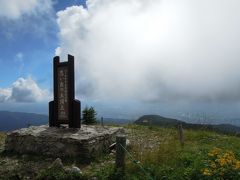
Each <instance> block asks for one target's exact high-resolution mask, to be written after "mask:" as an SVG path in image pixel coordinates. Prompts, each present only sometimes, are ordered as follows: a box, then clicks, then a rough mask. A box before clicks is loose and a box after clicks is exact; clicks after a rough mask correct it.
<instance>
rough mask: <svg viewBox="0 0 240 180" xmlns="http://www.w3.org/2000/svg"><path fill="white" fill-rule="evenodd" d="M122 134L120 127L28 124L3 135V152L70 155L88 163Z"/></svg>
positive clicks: (57, 155)
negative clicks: (28, 125)
mask: <svg viewBox="0 0 240 180" xmlns="http://www.w3.org/2000/svg"><path fill="white" fill-rule="evenodd" d="M122 133H124V129H123V128H120V127H101V126H86V125H82V127H81V129H75V128H66V127H61V128H56V127H48V126H47V125H42V126H30V127H29V128H23V129H19V130H15V131H12V132H10V133H8V134H7V138H6V141H5V151H6V152H11V153H17V154H35V155H41V156H50V157H61V158H65V157H66V158H67V157H73V158H76V159H77V160H79V161H80V162H81V161H82V162H84V163H87V162H90V161H91V160H92V159H94V158H95V157H98V156H100V155H101V154H102V153H107V152H108V150H109V146H110V145H111V144H112V143H114V142H115V140H116V135H117V134H122Z"/></svg>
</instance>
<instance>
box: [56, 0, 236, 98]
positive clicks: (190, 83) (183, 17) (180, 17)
mask: <svg viewBox="0 0 240 180" xmlns="http://www.w3.org/2000/svg"><path fill="white" fill-rule="evenodd" d="M239 6H240V1H237V0H232V1H227V0H218V1H217V0H211V1H207V0H203V1H197V0H183V1H177V0H146V1H143V0H128V1H123V0H88V1H87V9H84V8H83V7H82V6H72V7H68V8H66V9H65V10H63V11H60V12H58V13H57V16H58V20H57V21H58V25H59V29H60V32H59V39H60V41H61V44H60V47H58V51H57V52H58V54H59V53H61V55H64V57H65V55H66V54H67V53H70V54H72V55H75V58H76V60H77V62H76V75H77V76H76V81H77V88H76V89H77V91H78V92H79V93H80V95H81V96H82V97H86V96H91V97H93V98H96V99H107V98H117V99H122V98H126V99H141V100H144V101H162V100H173V101H175V100H189V101H192V100H194V101H238V100H240V71H239V67H240V60H239V59H240V51H239V47H240V34H239V31H240V25H239V17H240V11H239V10H238V8H237V7H239ZM59 49H61V51H59Z"/></svg>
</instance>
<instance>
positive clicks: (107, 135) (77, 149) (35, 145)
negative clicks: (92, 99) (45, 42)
mask: <svg viewBox="0 0 240 180" xmlns="http://www.w3.org/2000/svg"><path fill="white" fill-rule="evenodd" d="M53 62H54V65H53V72H54V73H53V74H54V75H53V77H54V78H53V81H54V98H53V99H54V100H53V101H51V102H49V126H50V127H49V126H48V125H42V126H30V127H28V128H22V129H18V130H15V131H12V132H8V133H7V137H6V140H5V148H4V150H5V151H6V152H11V153H17V154H35V155H38V156H51V157H74V158H76V159H78V160H80V161H81V162H91V161H92V159H94V158H97V157H99V156H100V155H101V154H102V153H107V152H109V147H110V145H112V144H113V143H114V142H115V141H116V136H117V135H118V134H122V133H124V129H123V128H121V127H107V126H104V127H103V126H98V125H94V126H89V125H88V126H87V125H82V128H80V101H78V100H75V98H74V57H73V56H71V55H68V61H67V62H60V58H59V57H58V56H56V57H54V59H53ZM62 124H68V127H69V128H59V127H60V126H61V125H62Z"/></svg>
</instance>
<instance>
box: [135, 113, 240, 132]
mask: <svg viewBox="0 0 240 180" xmlns="http://www.w3.org/2000/svg"><path fill="white" fill-rule="evenodd" d="M135 123H136V124H139V125H150V126H151V125H156V126H160V127H168V128H171V127H177V126H178V125H179V124H182V127H183V128H186V129H201V130H211V131H216V132H220V133H225V134H234V135H240V127H238V126H234V125H231V124H192V123H186V122H184V121H180V120H177V119H171V118H166V117H162V116H159V115H144V116H141V117H140V118H139V119H137V120H136V121H135Z"/></svg>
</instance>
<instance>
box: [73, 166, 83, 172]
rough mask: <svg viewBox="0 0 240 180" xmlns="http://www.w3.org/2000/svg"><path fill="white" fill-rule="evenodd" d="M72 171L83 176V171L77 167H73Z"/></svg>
mask: <svg viewBox="0 0 240 180" xmlns="http://www.w3.org/2000/svg"><path fill="white" fill-rule="evenodd" d="M70 171H71V172H72V173H78V174H82V171H81V170H80V169H79V168H78V167H77V166H72V167H71V169H70Z"/></svg>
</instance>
